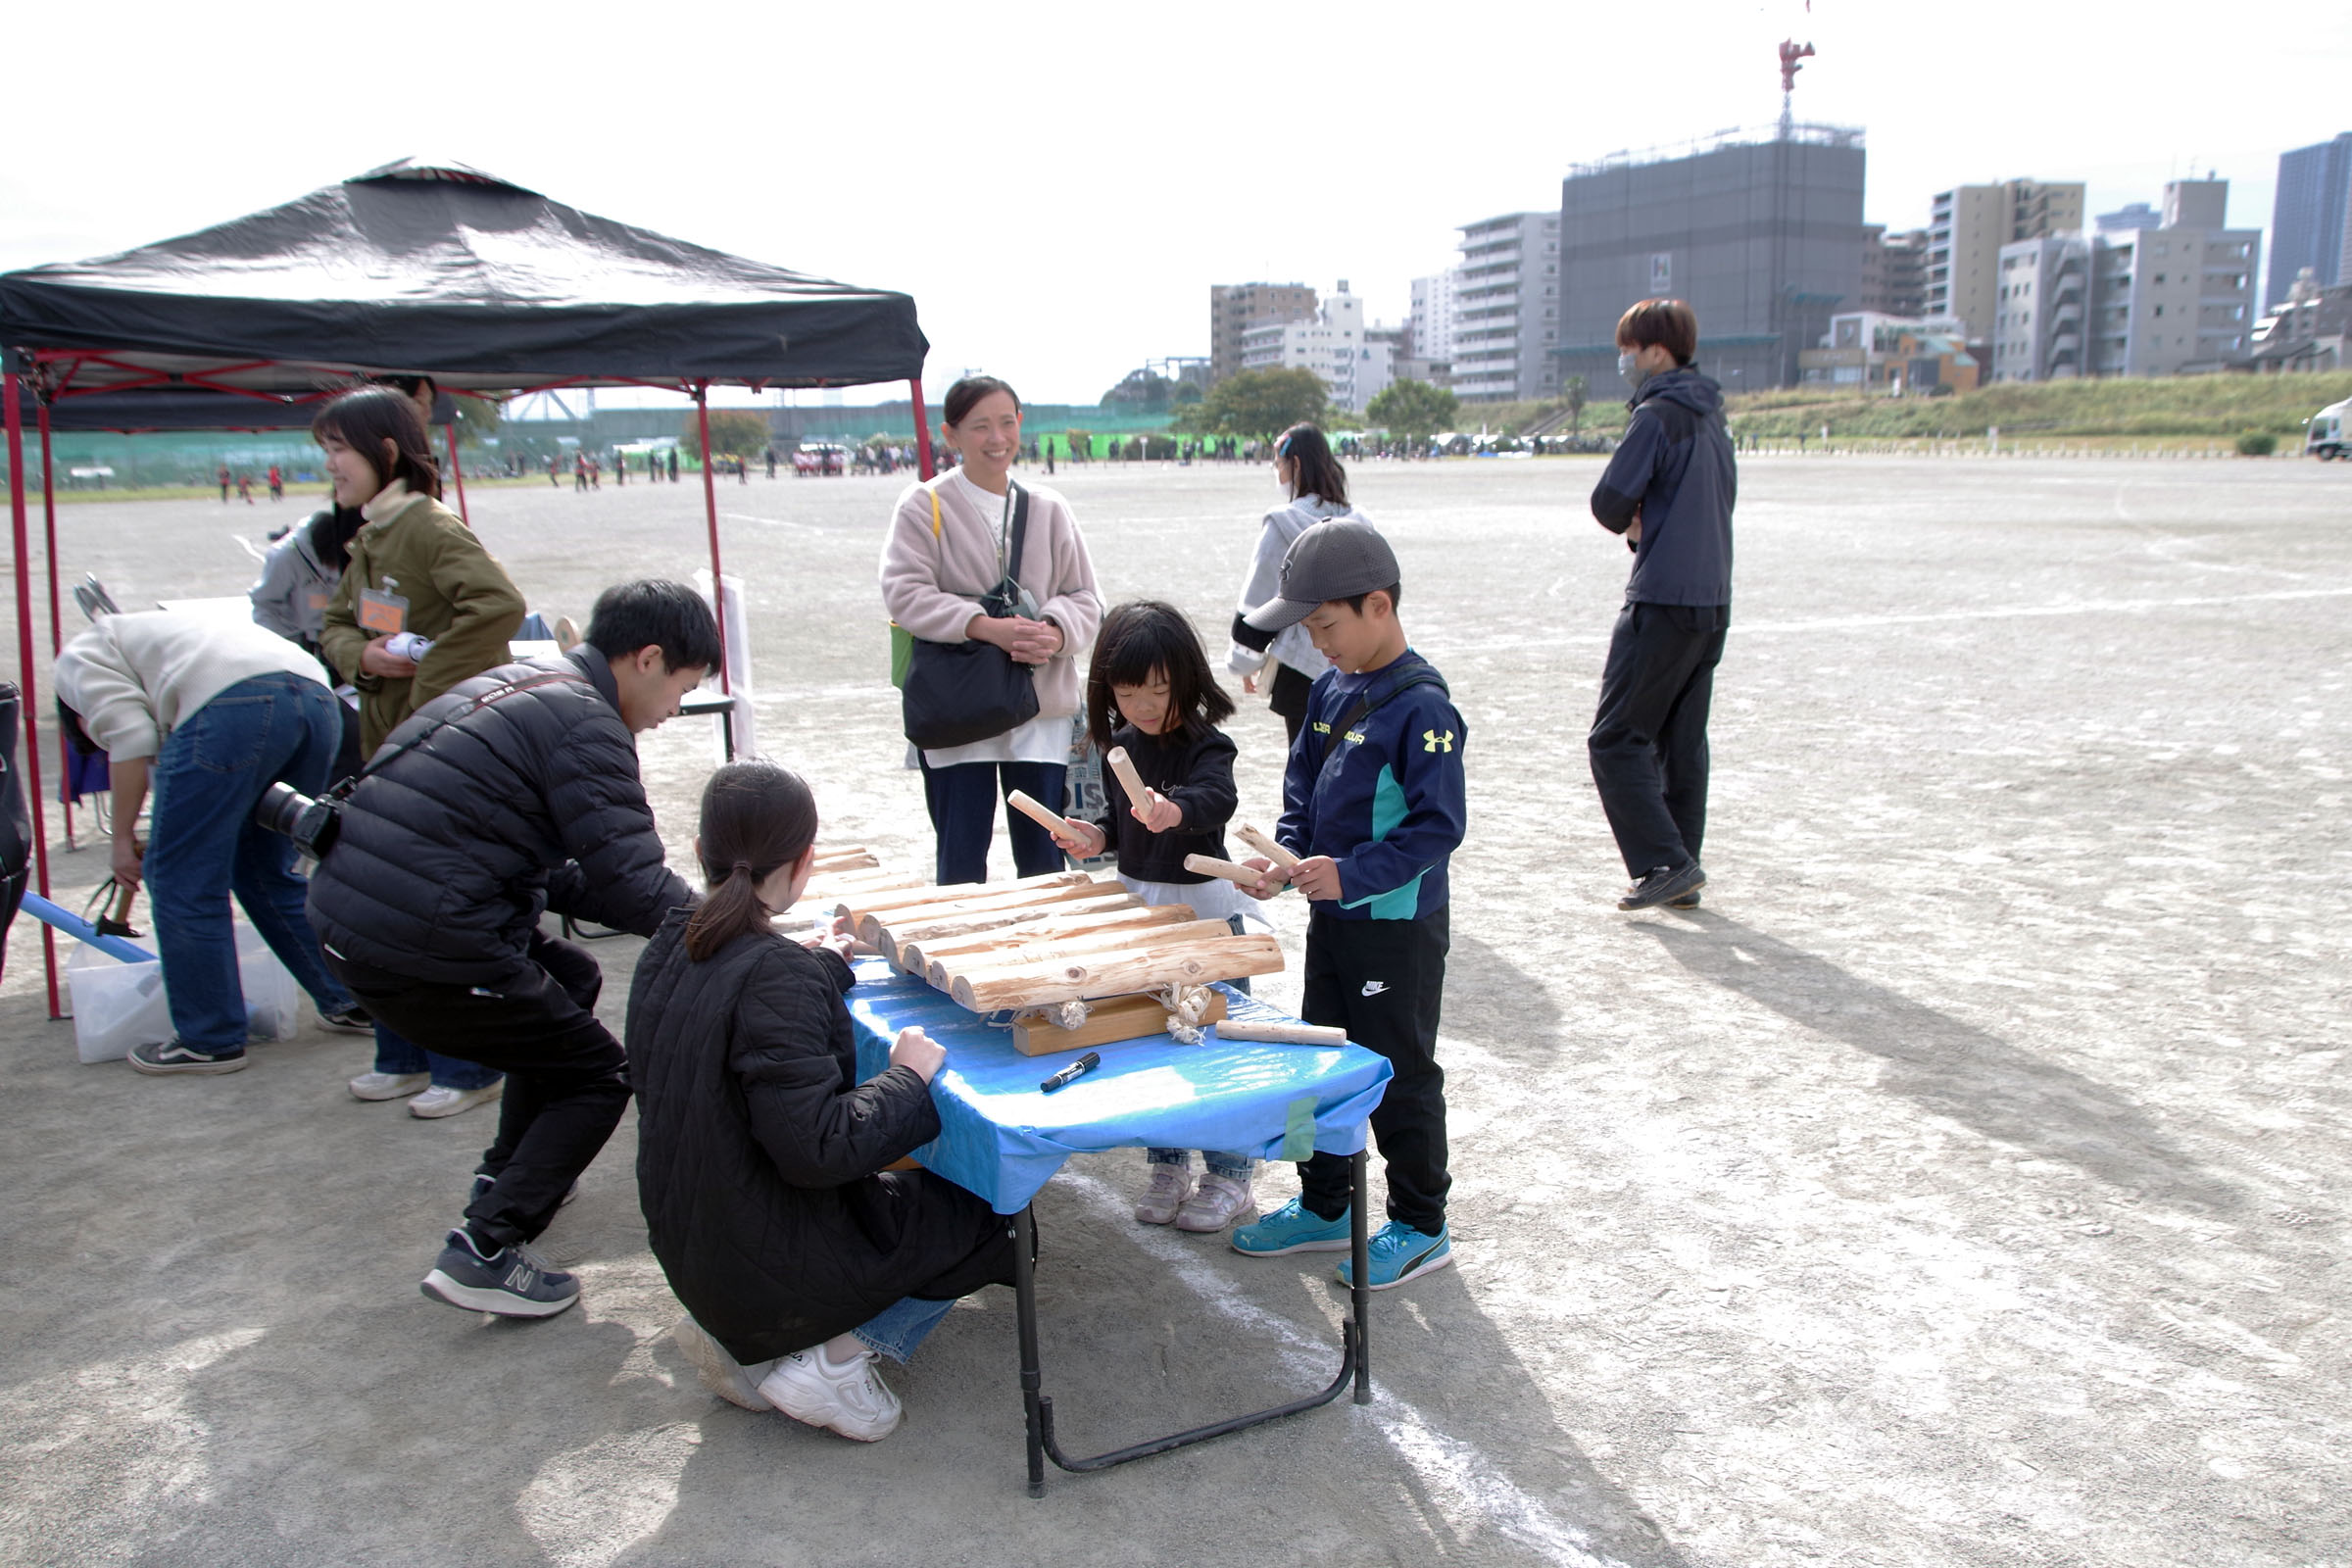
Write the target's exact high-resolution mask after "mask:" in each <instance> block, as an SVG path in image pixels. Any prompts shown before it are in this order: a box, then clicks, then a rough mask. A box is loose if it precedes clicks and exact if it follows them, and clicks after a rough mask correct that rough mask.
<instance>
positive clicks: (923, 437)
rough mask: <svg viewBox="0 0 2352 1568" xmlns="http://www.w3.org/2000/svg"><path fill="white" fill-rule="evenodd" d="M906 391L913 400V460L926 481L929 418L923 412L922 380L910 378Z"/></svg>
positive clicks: (929, 466) (929, 460)
mask: <svg viewBox="0 0 2352 1568" xmlns="http://www.w3.org/2000/svg"><path fill="white" fill-rule="evenodd" d="M907 392H908V393H909V394H910V395H911V396H912V397H913V399H914V459H915V462H916V463H917V464H918V465H919V466H920V467H921V469H922V475H923V477H924V478H926V479H928V478H930V477H931V416H930V415H929V414H927V413H925V412H924V411H923V378H922V377H921V376H919V375H918V376H914V377H912V378H910V379H909V380H908V381H907Z"/></svg>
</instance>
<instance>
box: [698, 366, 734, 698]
mask: <svg viewBox="0 0 2352 1568" xmlns="http://www.w3.org/2000/svg"><path fill="white" fill-rule="evenodd" d="M694 426H695V429H696V431H697V432H698V433H699V434H700V435H701V437H702V442H703V511H704V513H705V514H706V515H708V516H709V517H710V519H711V613H712V614H713V615H716V616H717V617H718V689H719V690H720V691H722V692H725V693H727V694H729V695H732V694H733V693H734V690H735V687H734V685H733V683H732V682H730V681H729V680H728V678H727V579H726V577H725V575H724V573H723V571H722V569H721V568H720V566H719V564H718V486H717V484H716V482H715V481H713V480H712V479H711V383H710V382H708V381H697V382H695V383H694Z"/></svg>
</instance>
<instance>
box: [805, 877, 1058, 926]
mask: <svg viewBox="0 0 2352 1568" xmlns="http://www.w3.org/2000/svg"><path fill="white" fill-rule="evenodd" d="M1094 879H1095V878H1094V874H1093V873H1092V872H1089V871H1048V872H1047V873H1045V874H1044V875H1043V876H1025V877H1022V878H1020V879H1019V880H1018V881H1014V882H950V883H945V884H942V883H937V882H927V883H922V884H919V885H917V886H915V887H910V888H895V889H892V890H890V891H888V892H882V893H875V894H873V895H871V896H868V897H863V898H858V899H854V900H848V899H845V900H844V901H842V908H841V912H842V913H843V914H846V915H849V916H850V917H852V918H853V919H862V918H864V917H865V916H866V915H869V914H881V913H883V912H885V911H888V910H894V909H910V908H913V907H916V906H917V905H923V904H947V903H951V902H955V901H959V900H966V899H974V898H978V897H981V896H982V895H984V894H998V893H1019V892H1024V891H1033V890H1037V889H1041V888H1061V887H1068V886H1070V885H1071V884H1073V883H1077V882H1092V881H1093V880H1094Z"/></svg>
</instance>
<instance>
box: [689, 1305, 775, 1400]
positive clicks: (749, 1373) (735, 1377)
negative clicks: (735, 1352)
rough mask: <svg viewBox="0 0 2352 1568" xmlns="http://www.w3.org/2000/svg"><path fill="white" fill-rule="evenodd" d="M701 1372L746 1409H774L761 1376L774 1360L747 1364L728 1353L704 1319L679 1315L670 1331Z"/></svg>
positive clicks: (719, 1393)
mask: <svg viewBox="0 0 2352 1568" xmlns="http://www.w3.org/2000/svg"><path fill="white" fill-rule="evenodd" d="M669 1337H670V1338H671V1339H673V1340H675V1341H677V1342H678V1348H679V1349H681V1350H684V1351H685V1352H686V1359H687V1360H689V1361H692V1362H693V1363H694V1370H695V1371H696V1372H697V1373H699V1374H701V1376H702V1380H703V1387H704V1388H706V1389H709V1390H710V1391H711V1393H712V1394H715V1395H717V1396H718V1397H720V1398H722V1399H724V1400H726V1401H727V1402H728V1403H729V1404H740V1405H742V1406H743V1407H744V1408H745V1409H746V1410H773V1409H774V1408H775V1406H774V1405H772V1404H770V1403H768V1402H767V1399H766V1398H765V1397H763V1396H762V1395H761V1394H760V1379H761V1378H763V1377H766V1376H767V1375H768V1374H769V1373H770V1372H773V1371H774V1370H775V1369H776V1363H775V1362H773V1361H759V1362H755V1363H753V1364H752V1365H750V1366H745V1365H744V1364H743V1363H742V1362H740V1361H738V1360H736V1359H735V1358H734V1357H733V1356H731V1355H729V1354H728V1353H727V1348H726V1347H725V1346H723V1345H721V1344H719V1343H718V1342H717V1341H716V1340H714V1339H712V1338H711V1336H710V1334H709V1333H708V1332H706V1331H705V1330H704V1328H703V1326H702V1325H701V1324H700V1323H697V1322H696V1321H695V1320H694V1319H692V1318H690V1317H682V1318H680V1319H678V1326H677V1327H676V1328H674V1329H671V1330H670V1331H669Z"/></svg>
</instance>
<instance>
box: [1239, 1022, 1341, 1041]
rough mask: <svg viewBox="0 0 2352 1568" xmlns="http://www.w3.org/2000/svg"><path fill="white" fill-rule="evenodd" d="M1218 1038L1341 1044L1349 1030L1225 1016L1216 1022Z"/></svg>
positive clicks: (1314, 1024)
mask: <svg viewBox="0 0 2352 1568" xmlns="http://www.w3.org/2000/svg"><path fill="white" fill-rule="evenodd" d="M1217 1038H1218V1039H1219V1040H1262V1041H1264V1042H1266V1043H1267V1044H1268V1045H1276V1046H1344V1045H1346V1044H1347V1043H1348V1031H1347V1030H1345V1029H1334V1028H1332V1027H1330V1026H1329V1025H1327V1024H1319V1023H1251V1022H1250V1021H1248V1020H1246V1019H1241V1018H1227V1019H1225V1020H1224V1021H1223V1022H1221V1023H1219V1024H1218V1025H1217Z"/></svg>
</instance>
